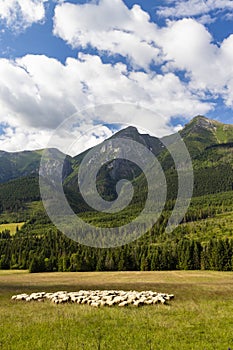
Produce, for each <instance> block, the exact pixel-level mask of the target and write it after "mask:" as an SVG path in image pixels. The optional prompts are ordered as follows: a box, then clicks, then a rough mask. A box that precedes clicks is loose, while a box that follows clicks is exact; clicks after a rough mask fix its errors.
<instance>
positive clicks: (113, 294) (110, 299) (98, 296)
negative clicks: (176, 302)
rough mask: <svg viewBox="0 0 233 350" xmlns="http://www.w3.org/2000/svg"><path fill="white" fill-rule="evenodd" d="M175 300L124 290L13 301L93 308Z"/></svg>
mask: <svg viewBox="0 0 233 350" xmlns="http://www.w3.org/2000/svg"><path fill="white" fill-rule="evenodd" d="M173 298H174V295H173V294H164V293H156V292H152V291H143V292H137V291H123V290H80V291H78V292H66V291H59V292H55V293H45V292H40V293H32V294H30V295H29V294H18V295H13V296H12V298H11V299H12V300H24V301H27V302H30V301H44V300H46V299H48V300H51V302H53V303H55V304H63V303H77V304H88V305H90V306H93V307H100V306H115V305H118V306H120V307H124V306H128V305H133V306H143V305H155V304H158V303H161V304H165V303H166V302H167V301H168V300H171V299H173Z"/></svg>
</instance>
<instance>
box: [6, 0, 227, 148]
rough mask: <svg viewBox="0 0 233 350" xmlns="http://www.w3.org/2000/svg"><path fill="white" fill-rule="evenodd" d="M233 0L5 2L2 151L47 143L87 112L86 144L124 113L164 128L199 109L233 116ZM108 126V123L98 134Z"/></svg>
mask: <svg viewBox="0 0 233 350" xmlns="http://www.w3.org/2000/svg"><path fill="white" fill-rule="evenodd" d="M232 10H233V0H185V1H183V0H167V1H154V0H153V1H152V0H147V1H140V0H138V1H133V0H125V1H123V0H99V1H97V0H96V1H95V0H92V1H85V0H82V1H74V0H73V1H72V0H68V1H59V0H7V1H5V0H0V132H1V134H0V149H3V150H8V151H17V150H22V149H37V148H42V147H45V146H46V144H47V142H48V140H49V138H50V136H51V134H52V133H53V131H54V130H56V128H57V127H58V126H59V124H60V123H62V122H63V121H64V120H66V119H67V118H68V117H69V116H71V115H72V114H74V113H76V112H78V117H77V118H80V120H79V128H77V130H76V131H75V135H76V136H77V137H81V136H83V135H84V136H83V141H82V142H81V145H80V150H82V149H83V148H85V147H90V146H92V145H94V144H95V143H96V142H99V141H101V140H103V139H104V138H106V137H109V136H110V135H111V134H112V130H113V129H115V127H111V122H112V117H111V116H110V115H109V113H106V115H104V114H103V115H101V116H95V115H93V114H91V113H89V114H88V113H86V115H85V117H83V115H82V112H81V111H82V110H84V109H86V108H89V107H93V106H95V105H100V104H115V103H130V104H135V105H140V107H142V108H145V109H149V110H150V111H152V112H153V113H149V114H148V115H146V113H145V114H144V115H143V116H142V115H141V116H140V115H122V116H119V117H118V120H115V122H117V123H118V124H121V125H122V126H124V125H135V126H138V127H139V128H140V129H142V130H143V129H145V130H147V131H149V132H150V133H151V134H154V135H157V136H163V135H166V134H169V133H172V132H174V131H175V130H177V129H178V128H179V127H180V125H184V124H185V123H187V122H188V121H189V120H191V119H192V118H193V117H194V116H196V115H198V114H202V115H205V116H207V117H209V118H213V119H216V120H219V121H221V122H225V123H232V120H233V118H232V115H233V15H232V13H233V11H232ZM96 125H98V126H99V129H98V131H95V133H92V132H89V131H88V130H92V128H93V127H94V126H96Z"/></svg>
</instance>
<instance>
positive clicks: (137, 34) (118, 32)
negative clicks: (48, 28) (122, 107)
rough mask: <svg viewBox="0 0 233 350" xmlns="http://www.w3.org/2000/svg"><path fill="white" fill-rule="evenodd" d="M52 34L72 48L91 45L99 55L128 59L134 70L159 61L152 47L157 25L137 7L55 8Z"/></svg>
mask: <svg viewBox="0 0 233 350" xmlns="http://www.w3.org/2000/svg"><path fill="white" fill-rule="evenodd" d="M53 31H54V34H55V35H57V36H59V37H60V38H62V39H63V40H65V41H66V42H67V43H68V44H70V45H71V46H72V47H73V48H78V47H81V48H87V47H88V46H89V45H91V46H92V47H94V48H96V49H97V50H99V51H100V52H103V51H104V52H105V53H107V54H110V55H116V54H117V55H122V56H124V57H127V58H128V59H129V61H130V62H131V63H132V65H133V66H136V67H138V66H139V67H144V68H148V66H149V64H150V63H151V62H152V61H154V62H158V61H159V60H160V58H159V49H158V48H157V47H156V45H155V43H154V39H155V34H156V25H155V24H154V23H151V22H150V17H149V15H148V13H147V12H145V11H143V10H142V9H141V7H140V6H139V5H134V6H133V7H132V9H128V7H127V6H126V5H125V4H124V2H123V1H122V0H100V1H99V2H98V3H95V2H91V3H88V4H84V5H80V4H78V5H77V4H71V3H62V4H60V5H58V6H57V7H56V8H55V15H54V30H53Z"/></svg>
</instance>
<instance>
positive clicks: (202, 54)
mask: <svg viewBox="0 0 233 350" xmlns="http://www.w3.org/2000/svg"><path fill="white" fill-rule="evenodd" d="M159 40H160V45H161V47H162V49H163V53H164V55H165V59H166V60H167V63H166V64H165V65H164V68H163V69H164V71H174V72H176V71H184V72H185V74H186V77H187V78H188V79H189V88H190V91H195V92H196V93H200V96H203V97H205V95H209V96H210V97H212V98H215V97H222V98H224V99H225V101H226V103H227V105H228V106H233V94H232V92H231V91H232V81H233V68H232V67H233V35H230V36H229V37H228V38H226V39H225V40H224V41H223V42H222V43H220V44H219V45H216V44H213V38H212V36H211V35H210V33H209V32H208V31H207V29H206V28H205V27H204V26H203V25H201V24H200V23H198V22H196V21H195V20H193V19H182V20H179V21H174V22H170V24H169V25H168V27H166V28H164V29H162V30H161V35H160V37H159Z"/></svg>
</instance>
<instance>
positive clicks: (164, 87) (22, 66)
mask: <svg viewBox="0 0 233 350" xmlns="http://www.w3.org/2000/svg"><path fill="white" fill-rule="evenodd" d="M118 102H126V103H134V104H135V103H137V104H138V105H141V106H143V107H146V108H149V109H152V110H153V111H154V114H153V115H152V114H150V115H148V116H144V115H143V117H142V115H141V114H142V113H141V114H139V115H137V116H136V115H135V114H133V113H131V114H130V113H128V114H127V115H122V116H121V117H120V116H118V120H113V119H112V118H113V116H112V115H111V113H110V114H109V113H108V114H107V115H104V116H103V115H97V116H95V117H93V115H91V116H89V117H88V116H87V115H85V116H82V115H81V116H80V123H82V125H84V126H85V127H88V128H89V126H90V125H93V123H94V122H98V123H100V124H103V123H111V122H118V123H123V124H124V123H127V124H133V125H135V124H136V125H138V126H141V127H142V128H143V127H144V128H145V129H147V130H150V131H151V133H154V134H157V135H159V136H162V135H164V134H167V133H170V132H172V131H173V129H172V127H169V126H168V124H169V121H170V118H171V116H175V115H180V114H182V115H185V116H187V117H192V116H193V115H195V114H198V113H206V112H207V111H209V110H210V108H211V105H210V104H209V103H204V102H201V101H200V100H199V98H198V97H195V95H194V94H193V93H191V92H190V91H188V89H187V87H186V85H185V84H183V83H182V82H181V81H180V80H179V78H178V77H176V76H175V74H173V73H167V74H164V75H162V74H160V75H157V74H155V73H153V72H149V73H143V72H128V71H127V67H126V66H125V65H124V64H122V63H116V64H115V65H111V64H104V63H103V62H102V60H101V59H100V58H99V57H98V56H92V55H84V54H80V55H79V57H78V58H77V59H74V58H67V60H66V63H65V64H64V65H63V64H61V63H60V62H59V61H57V60H56V59H52V58H48V57H46V56H39V55H38V56H37V55H27V56H24V57H22V58H19V59H16V60H15V61H10V60H7V59H1V60H0V122H1V123H5V124H8V125H9V126H10V127H14V128H16V130H19V128H20V127H21V129H22V130H24V131H23V134H25V133H27V132H29V131H30V130H33V132H32V138H33V139H30V138H29V139H28V137H27V136H25V139H28V140H29V141H28V142H29V146H30V145H32V144H33V142H34V141H33V140H34V136H33V135H36V136H35V137H37V133H35V130H40V132H41V131H42V130H44V131H45V135H47V133H51V131H52V130H53V129H55V128H56V127H57V126H58V125H59V124H60V123H61V122H62V121H63V120H65V119H66V118H67V117H69V116H70V115H72V114H73V113H74V112H76V111H77V110H78V111H80V110H82V109H83V108H84V107H87V106H94V105H101V104H106V103H113V104H114V103H118ZM88 118H89V119H88ZM94 119H96V120H94ZM22 126H23V127H22ZM21 134H22V133H21ZM3 138H4V137H3ZM8 139H9V138H8ZM12 139H13V136H12ZM16 139H17V143H15V142H13V143H12V145H14V147H16V145H17V147H18V148H20V140H22V142H23V143H22V145H23V146H24V147H25V139H24V137H23V136H22V138H20V137H19V139H18V138H16ZM39 139H40V140H41V142H42V141H43V137H39ZM43 142H44V141H43ZM43 142H42V143H43ZM1 145H2V146H3V145H4V144H3V143H1ZM6 145H9V142H8V143H7V142H5V147H8V146H6ZM11 147H13V146H11ZM30 147H31V146H30ZM5 149H6V148H5Z"/></svg>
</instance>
